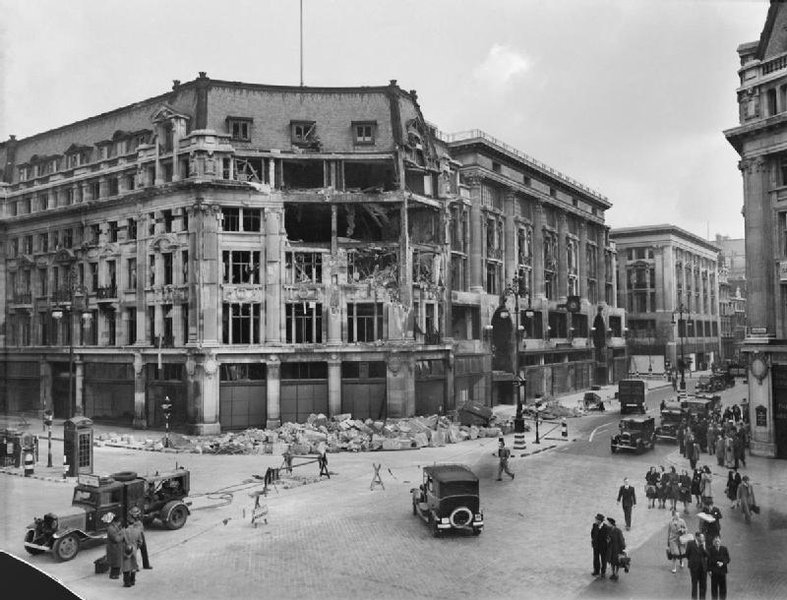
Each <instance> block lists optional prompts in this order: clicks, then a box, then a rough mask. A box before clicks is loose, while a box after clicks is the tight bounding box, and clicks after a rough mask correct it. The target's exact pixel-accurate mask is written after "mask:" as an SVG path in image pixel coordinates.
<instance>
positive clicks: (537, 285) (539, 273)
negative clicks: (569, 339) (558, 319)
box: [533, 202, 546, 299]
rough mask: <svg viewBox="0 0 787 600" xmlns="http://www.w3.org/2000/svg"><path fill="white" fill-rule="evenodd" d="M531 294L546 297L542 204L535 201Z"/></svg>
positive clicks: (544, 220)
mask: <svg viewBox="0 0 787 600" xmlns="http://www.w3.org/2000/svg"><path fill="white" fill-rule="evenodd" d="M533 217H534V219H533V221H534V224H533V296H534V297H536V298H542V299H544V298H546V288H545V287H544V226H545V225H546V217H545V215H544V204H543V203H541V202H536V203H535V205H534V206H533Z"/></svg>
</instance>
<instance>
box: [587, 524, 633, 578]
mask: <svg viewBox="0 0 787 600" xmlns="http://www.w3.org/2000/svg"><path fill="white" fill-rule="evenodd" d="M590 545H591V546H592V548H593V576H594V577H600V578H602V579H603V578H604V577H606V576H607V565H609V568H610V571H611V573H610V576H609V578H610V580H611V581H617V579H618V571H619V570H620V568H621V567H622V568H623V570H624V571H625V572H626V573H628V570H629V562H628V557H627V555H626V538H625V537H624V536H623V532H622V531H621V530H620V528H619V527H618V526H617V523H616V521H615V519H613V518H612V517H606V518H605V517H604V515H602V514H601V513H598V514H597V515H596V519H595V521H594V522H593V525H592V527H591V528H590Z"/></svg>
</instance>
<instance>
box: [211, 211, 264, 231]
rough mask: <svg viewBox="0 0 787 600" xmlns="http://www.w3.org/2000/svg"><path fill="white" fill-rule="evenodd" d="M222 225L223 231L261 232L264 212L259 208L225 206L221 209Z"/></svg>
mask: <svg viewBox="0 0 787 600" xmlns="http://www.w3.org/2000/svg"><path fill="white" fill-rule="evenodd" d="M221 223H222V225H221V229H222V231H244V232H259V231H260V228H261V223H262V212H261V209H259V208H248V207H244V208H235V207H227V206H224V207H222V209H221ZM241 225H242V227H241Z"/></svg>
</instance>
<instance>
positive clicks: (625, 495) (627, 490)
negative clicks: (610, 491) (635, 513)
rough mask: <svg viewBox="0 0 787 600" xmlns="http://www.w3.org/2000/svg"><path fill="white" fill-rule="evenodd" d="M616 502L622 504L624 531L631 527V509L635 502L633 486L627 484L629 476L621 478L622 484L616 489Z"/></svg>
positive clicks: (635, 496)
mask: <svg viewBox="0 0 787 600" xmlns="http://www.w3.org/2000/svg"><path fill="white" fill-rule="evenodd" d="M618 504H622V505H623V516H624V517H625V518H626V531H628V530H629V529H631V509H632V508H634V506H635V505H636V504H637V495H636V494H635V493H634V487H633V486H632V485H630V484H629V478H628V477H624V478H623V485H621V486H620V489H619V490H618Z"/></svg>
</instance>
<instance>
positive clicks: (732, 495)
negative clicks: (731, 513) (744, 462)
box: [724, 469, 741, 508]
mask: <svg viewBox="0 0 787 600" xmlns="http://www.w3.org/2000/svg"><path fill="white" fill-rule="evenodd" d="M740 484H741V474H740V473H738V472H737V471H736V470H735V469H730V472H729V473H727V487H726V488H724V492H725V494H726V495H727V498H728V499H729V501H730V502H732V506H730V508H735V504H736V503H737V501H738V486H739V485H740Z"/></svg>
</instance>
